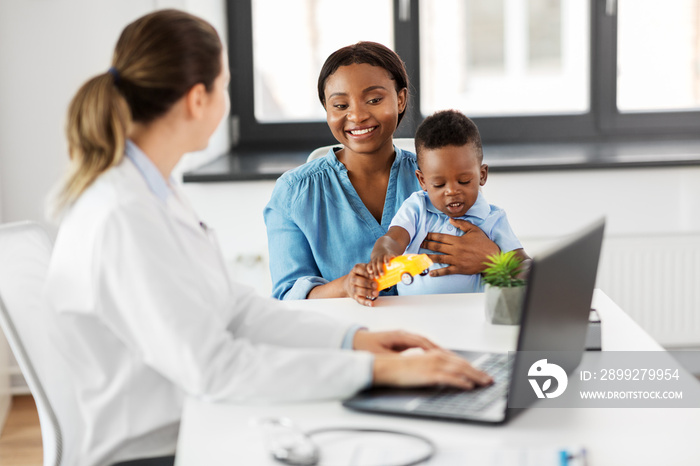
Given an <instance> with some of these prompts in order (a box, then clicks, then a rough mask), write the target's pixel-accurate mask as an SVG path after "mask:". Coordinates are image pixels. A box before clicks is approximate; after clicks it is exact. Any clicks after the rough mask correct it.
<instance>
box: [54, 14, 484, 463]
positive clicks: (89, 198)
mask: <svg viewBox="0 0 700 466" xmlns="http://www.w3.org/2000/svg"><path fill="white" fill-rule="evenodd" d="M228 82H229V71H228V65H227V60H226V59H225V54H224V52H223V50H222V45H221V41H220V39H219V37H218V36H217V34H216V31H215V30H214V29H213V28H212V27H211V26H210V25H209V24H208V23H206V22H205V21H203V20H201V19H199V18H196V17H194V16H191V15H189V14H187V13H184V12H179V11H175V10H162V11H158V12H155V13H152V14H149V15H147V16H145V17H142V18H140V19H138V20H136V21H135V22H133V23H132V24H130V25H128V26H127V27H126V28H125V29H124V31H123V33H122V35H121V37H120V39H119V41H118V43H117V46H116V50H115V53H114V56H113V61H112V67H111V68H110V69H109V71H108V72H106V73H104V74H102V75H99V76H96V77H94V78H92V79H91V80H89V81H88V82H87V83H86V84H84V85H83V87H82V88H81V89H80V90H79V91H78V93H77V94H76V96H75V97H74V99H73V101H72V102H71V105H70V109H69V115H68V125H67V135H68V145H69V152H70V157H71V170H70V173H69V174H68V177H67V178H66V181H65V183H64V185H63V187H62V191H61V192H60V195H59V196H58V206H59V208H60V211H61V213H62V220H61V225H60V228H59V233H58V236H57V239H56V243H55V248H54V254H53V257H52V261H51V264H50V268H49V275H48V281H47V284H46V290H45V298H46V302H47V303H48V305H49V306H50V307H51V309H52V310H53V311H54V312H55V315H56V320H57V322H58V323H57V325H56V326H55V329H54V332H53V335H52V340H53V343H54V344H55V345H56V348H57V351H58V353H60V355H61V356H62V359H63V360H64V361H65V362H66V364H67V365H68V367H69V372H70V374H67V376H66V377H67V378H70V379H71V381H72V383H71V384H72V386H73V387H74V389H73V395H74V401H75V403H76V405H77V408H76V409H77V411H78V412H77V413H73V415H74V416H75V419H74V421H73V424H74V425H72V426H71V429H70V430H71V431H72V432H66V434H67V437H68V439H67V440H68V444H67V445H65V451H64V459H65V460H66V461H65V463H64V464H71V465H78V466H81V465H89V466H92V465H112V464H125V465H126V464H134V465H136V464H139V465H141V464H159V465H160V464H170V465H171V464H173V455H174V452H175V444H176V439H177V432H178V426H179V421H180V413H181V409H182V405H183V400H184V398H185V396H196V397H200V398H202V399H206V400H211V401H229V402H246V401H247V400H273V401H274V400H306V399H322V398H326V399H328V398H342V397H347V396H349V395H352V394H353V393H355V392H357V391H358V390H360V389H362V388H364V387H366V386H369V385H370V384H373V383H374V384H391V385H428V384H437V383H441V384H450V385H454V386H458V387H463V388H471V387H473V386H474V385H476V384H486V383H489V382H490V378H489V377H488V376H487V375H486V374H484V373H482V372H480V371H478V370H476V369H474V368H472V367H471V366H470V365H469V364H468V363H467V362H466V361H463V360H462V359H460V358H458V357H457V356H455V355H453V354H452V353H450V352H448V351H446V350H443V349H441V348H438V347H437V346H436V345H434V344H433V343H431V342H430V341H429V340H427V339H425V338H423V337H420V336H417V335H413V334H408V333H405V332H379V333H374V332H369V331H367V330H365V329H361V328H359V327H358V326H348V325H347V324H342V323H339V322H337V321H335V320H331V319H329V318H327V317H324V316H321V315H317V314H313V313H310V312H294V311H289V310H285V309H282V308H281V307H280V306H278V303H277V302H276V301H274V300H272V299H270V298H263V297H259V296H255V295H254V294H253V293H252V292H251V291H250V290H249V289H246V288H245V287H243V286H241V285H239V284H236V283H232V282H230V281H229V279H228V276H227V274H226V270H225V267H224V262H223V260H222V256H221V253H220V251H219V248H218V246H217V244H216V240H215V238H214V237H213V235H212V233H211V232H210V231H208V229H207V227H206V226H205V225H204V224H203V223H202V222H201V221H200V219H199V218H198V217H197V215H196V214H195V213H194V212H193V211H192V209H191V208H190V207H189V205H188V204H187V202H186V200H185V198H184V197H183V195H182V193H181V192H180V190H179V189H178V187H177V185H176V184H175V183H174V181H173V180H172V178H171V171H172V169H173V167H174V166H175V165H176V164H177V162H178V161H179V160H180V158H181V157H182V155H183V154H184V153H186V152H190V151H195V150H200V149H202V148H204V147H206V145H207V143H208V140H209V137H210V136H211V134H212V133H213V132H214V130H215V129H216V127H217V126H218V124H219V122H220V121H221V119H222V118H223V117H224V116H225V115H226V113H227V111H228V103H229V97H228V92H227V87H228ZM410 347H420V348H423V349H424V350H426V351H425V352H423V353H422V354H414V355H411V356H406V355H401V354H399V352H400V351H402V350H404V349H407V348H410ZM352 350H355V351H352Z"/></svg>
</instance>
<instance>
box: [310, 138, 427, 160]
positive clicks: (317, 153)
mask: <svg viewBox="0 0 700 466" xmlns="http://www.w3.org/2000/svg"><path fill="white" fill-rule="evenodd" d="M394 145H395V146H396V147H398V148H399V149H403V150H407V151H411V152H413V153H415V152H416V145H415V143H414V142H413V138H394ZM331 147H343V146H342V145H341V144H331V145H330V146H323V147H319V148H318V149H314V150H313V151H312V152H311V153H310V154H309V156H308V157H307V159H306V162H307V163H308V162H311V161H312V160H316V159H317V158H319V157H323V156H324V155H326V154H327V153H328V150H329V149H330V148H331Z"/></svg>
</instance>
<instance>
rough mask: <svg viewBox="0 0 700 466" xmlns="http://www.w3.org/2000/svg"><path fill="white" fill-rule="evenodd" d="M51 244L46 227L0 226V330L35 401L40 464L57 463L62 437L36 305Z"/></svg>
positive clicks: (51, 361) (43, 323) (51, 363)
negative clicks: (41, 451) (48, 389)
mask: <svg viewBox="0 0 700 466" xmlns="http://www.w3.org/2000/svg"><path fill="white" fill-rule="evenodd" d="M51 249H52V244H51V241H50V240H49V237H48V235H47V233H46V231H45V230H44V229H43V228H42V227H41V226H40V225H39V224H37V223H33V222H18V223H10V224H5V225H0V329H2V331H3V332H4V333H5V336H6V338H7V341H8V343H9V344H10V348H11V349H12V352H13V353H14V355H15V358H16V359H17V362H18V363H19V366H20V369H21V370H22V374H24V377H25V379H26V381H27V384H28V385H29V389H30V390H31V393H32V395H33V396H34V400H35V402H36V407H37V411H38V413H39V423H40V426H41V438H42V442H43V449H44V466H60V465H61V457H62V454H63V436H62V433H61V428H60V426H59V422H58V419H57V417H56V414H55V412H54V410H53V409H52V406H51V403H50V402H49V397H48V396H47V394H46V391H45V388H46V387H48V386H49V385H48V383H49V381H52V382H56V381H57V377H60V376H61V374H60V373H57V372H58V371H59V369H58V366H57V365H55V358H54V357H52V353H51V351H52V350H51V348H50V347H49V338H48V328H49V325H50V322H51V319H50V316H49V315H48V313H47V311H46V308H45V307H43V306H42V304H41V290H42V287H43V285H44V281H45V279H46V273H47V269H48V265H49V259H50V256H51ZM63 377H65V375H63ZM54 391H55V390H54Z"/></svg>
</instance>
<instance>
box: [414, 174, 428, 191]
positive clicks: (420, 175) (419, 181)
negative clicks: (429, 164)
mask: <svg viewBox="0 0 700 466" xmlns="http://www.w3.org/2000/svg"><path fill="white" fill-rule="evenodd" d="M416 178H418V183H419V184H420V188H421V189H422V190H423V191H427V189H426V187H425V178H424V177H423V172H422V171H420V170H416Z"/></svg>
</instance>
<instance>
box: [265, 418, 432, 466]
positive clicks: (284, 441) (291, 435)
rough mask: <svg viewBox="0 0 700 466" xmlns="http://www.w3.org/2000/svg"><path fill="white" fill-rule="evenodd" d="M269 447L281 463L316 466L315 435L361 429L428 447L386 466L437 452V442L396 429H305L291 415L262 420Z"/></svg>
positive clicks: (411, 464) (413, 462)
mask: <svg viewBox="0 0 700 466" xmlns="http://www.w3.org/2000/svg"><path fill="white" fill-rule="evenodd" d="M261 425H262V428H263V430H264V435H265V441H266V444H267V448H268V450H269V452H270V454H271V455H272V457H273V458H274V459H275V460H277V461H279V462H280V463H284V464H288V465H292V466H315V465H316V464H318V462H319V461H320V459H321V453H320V450H319V448H318V445H317V444H316V443H315V442H314V441H313V439H312V437H314V436H316V435H320V434H326V433H330V432H358V433H379V434H391V435H399V436H402V437H408V438H412V439H415V440H417V441H419V442H421V443H423V444H424V445H425V446H426V447H427V451H426V453H424V454H422V455H421V456H420V457H416V458H415V459H411V460H409V461H407V462H403V463H397V464H393V465H387V466H414V465H417V464H421V463H423V462H426V461H428V460H429V459H430V458H432V457H433V455H435V451H436V448H435V444H434V443H433V441H432V440H430V439H429V438H427V437H425V436H423V435H420V434H415V433H412V432H405V431H400V430H393V429H373V428H364V427H322V428H319V429H313V430H310V431H307V432H302V431H301V430H300V429H299V428H298V427H297V426H296V425H295V424H294V423H293V422H292V421H291V420H290V419H289V418H284V417H282V418H269V419H263V420H262V421H261Z"/></svg>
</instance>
